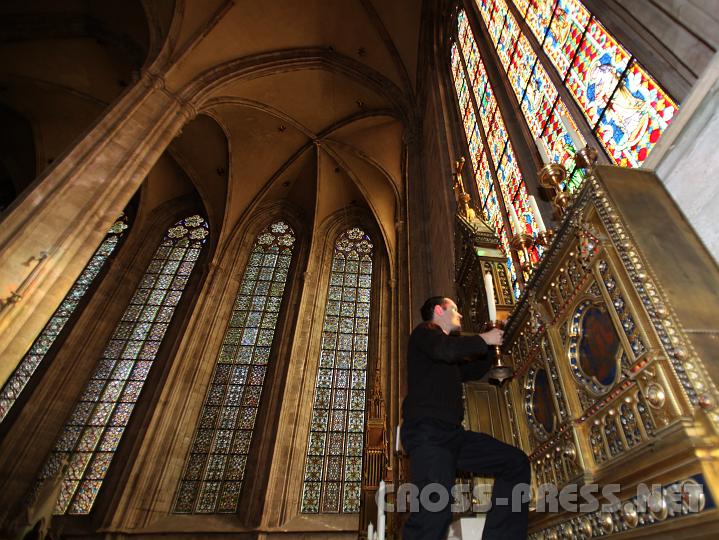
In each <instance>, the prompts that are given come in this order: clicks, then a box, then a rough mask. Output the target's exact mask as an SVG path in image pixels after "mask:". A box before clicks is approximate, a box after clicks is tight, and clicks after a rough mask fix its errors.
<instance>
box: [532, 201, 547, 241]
mask: <svg viewBox="0 0 719 540" xmlns="http://www.w3.org/2000/svg"><path fill="white" fill-rule="evenodd" d="M529 208H531V209H532V214H533V215H534V221H536V222H537V229H539V232H546V230H547V227H545V226H544V220H543V219H542V214H540V213H539V207H538V206H537V200H536V199H535V198H534V195H530V196H529Z"/></svg>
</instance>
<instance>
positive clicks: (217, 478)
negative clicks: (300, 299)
mask: <svg viewBox="0 0 719 540" xmlns="http://www.w3.org/2000/svg"><path fill="white" fill-rule="evenodd" d="M294 246H295V233H294V231H293V230H292V229H291V228H290V226H289V225H287V224H286V223H285V222H283V221H277V222H275V223H273V224H271V225H269V226H268V227H267V228H266V229H265V230H264V231H262V232H261V233H260V234H259V236H258V237H257V240H256V241H255V244H254V246H253V248H252V252H251V253H250V259H249V262H248V264H247V268H246V269H245V273H244V276H243V278H242V283H241V284H240V290H239V292H238V293H237V297H236V298H235V303H234V306H233V308H232V313H231V315H230V320H229V323H228V325H227V330H226V331H225V337H224V339H223V341H222V346H221V349H220V352H219V356H218V358H217V363H216V364H215V370H214V372H213V375H212V380H211V382H210V386H209V388H208V390H207V395H206V396H205V401H204V404H203V406H202V412H201V414H200V420H199V423H198V426H197V428H196V431H195V436H194V439H193V443H192V446H191V448H190V453H189V455H188V457H187V461H186V463H185V470H184V473H183V475H182V481H181V483H180V487H179V490H178V493H177V497H176V499H175V506H174V511H175V512H176V513H225V512H236V511H237V504H238V501H239V497H240V490H241V488H242V481H243V479H244V477H245V467H246V465H247V456H248V454H249V448H250V442H251V441H252V433H253V430H254V427H255V419H256V418H257V412H258V410H259V407H260V400H261V398H262V388H263V384H264V381H265V375H266V372H267V367H268V365H269V363H270V362H271V361H272V359H271V357H270V352H271V350H272V342H273V340H274V336H275V328H276V326H277V318H278V316H279V312H280V305H281V304H282V297H283V295H284V291H285V285H286V283H287V275H288V271H289V268H290V262H291V261H292V252H293V249H294Z"/></svg>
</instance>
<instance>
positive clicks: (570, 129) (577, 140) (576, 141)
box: [559, 114, 584, 150]
mask: <svg viewBox="0 0 719 540" xmlns="http://www.w3.org/2000/svg"><path fill="white" fill-rule="evenodd" d="M559 119H560V120H561V121H562V125H563V126H564V131H566V132H567V135H569V138H570V139H572V144H573V145H574V148H576V149H577V150H580V149H582V148H584V141H583V140H582V138H581V137H580V136H579V133H577V130H576V129H574V126H573V125H572V121H571V120H570V119H569V118H568V117H567V115H566V114H563V115H561V116H560V117H559Z"/></svg>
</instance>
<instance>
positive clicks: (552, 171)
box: [538, 163, 572, 218]
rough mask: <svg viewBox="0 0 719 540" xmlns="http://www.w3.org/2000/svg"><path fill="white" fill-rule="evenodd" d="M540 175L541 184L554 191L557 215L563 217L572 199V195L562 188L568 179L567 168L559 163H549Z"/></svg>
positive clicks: (540, 171)
mask: <svg viewBox="0 0 719 540" xmlns="http://www.w3.org/2000/svg"><path fill="white" fill-rule="evenodd" d="M538 177H539V185H540V186H542V187H544V188H547V189H551V190H553V191H554V200H553V201H552V205H553V206H554V211H555V213H556V214H557V217H558V218H561V217H562V216H563V215H564V211H565V210H566V209H567V207H568V206H569V203H570V202H571V200H572V196H571V195H570V194H569V193H567V192H565V191H564V190H563V188H562V183H564V182H565V181H566V180H567V169H565V168H564V167H562V166H561V165H559V164H558V163H547V164H546V165H545V166H544V167H542V168H541V169H540V170H539V172H538Z"/></svg>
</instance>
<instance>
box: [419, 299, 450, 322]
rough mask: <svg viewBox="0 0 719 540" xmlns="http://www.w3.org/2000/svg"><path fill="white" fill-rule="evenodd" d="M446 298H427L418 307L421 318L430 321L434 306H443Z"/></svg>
mask: <svg viewBox="0 0 719 540" xmlns="http://www.w3.org/2000/svg"><path fill="white" fill-rule="evenodd" d="M446 298H447V297H446V296H432V297H430V298H427V300H426V301H425V303H424V304H423V305H422V307H421V308H420V309H419V311H420V313H421V314H422V320H423V321H431V320H432V317H433V316H434V306H440V307H443V306H444V304H445V299H446Z"/></svg>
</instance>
